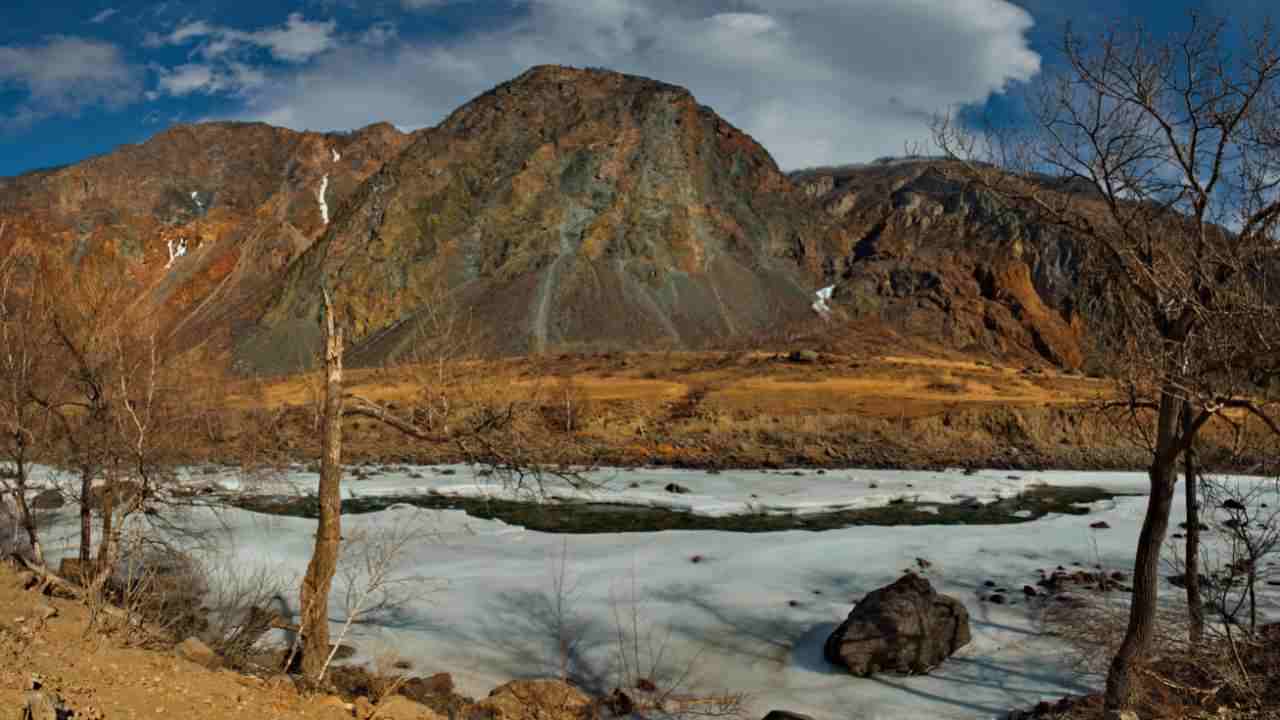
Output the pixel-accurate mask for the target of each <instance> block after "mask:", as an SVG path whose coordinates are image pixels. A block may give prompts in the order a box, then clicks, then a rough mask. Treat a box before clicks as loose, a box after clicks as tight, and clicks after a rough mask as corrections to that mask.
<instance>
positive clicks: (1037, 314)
mask: <svg viewBox="0 0 1280 720" xmlns="http://www.w3.org/2000/svg"><path fill="white" fill-rule="evenodd" d="M951 170H955V168H951ZM962 176H963V175H962V173H958V172H948V166H947V162H946V161H944V160H939V159H932V158H904V159H893V160H885V161H879V162H876V163H871V164H867V165H856V166H846V167H837V168H820V169H815V170H805V171H800V172H796V173H793V174H792V176H791V177H792V179H793V180H794V181H795V182H796V183H797V184H798V185H799V186H800V187H802V188H803V189H804V192H805V193H806V195H807V196H808V197H809V198H810V199H811V200H812V202H814V203H815V204H816V205H817V206H818V207H819V208H821V211H822V212H824V213H825V214H827V215H828V216H830V217H831V218H832V219H834V220H835V221H836V222H838V223H839V224H840V225H841V227H842V228H843V229H844V230H845V231H846V232H847V233H848V234H849V235H850V237H852V238H853V248H852V252H850V253H848V254H847V255H845V256H844V257H843V258H842V259H841V261H840V264H839V267H838V271H837V273H838V280H837V281H836V283H835V286H834V289H833V290H832V292H831V295H832V299H831V301H830V303H829V304H830V305H831V307H832V311H833V313H836V314H838V315H839V316H840V317H841V318H846V319H854V320H866V319H873V320H875V321H877V322H879V323H882V324H884V325H887V326H888V327H889V328H892V329H894V330H896V331H897V332H899V333H900V334H901V335H903V336H907V337H913V338H926V339H930V340H933V341H934V342H937V343H939V344H941V345H944V346H947V347H950V348H952V349H955V350H960V351H962V352H965V353H969V354H981V355H986V356H989V357H996V358H1021V359H1024V360H1038V361H1044V360H1047V361H1049V362H1051V363H1053V364H1055V365H1059V366H1064V367H1070V368H1079V367H1080V366H1081V365H1082V364H1083V363H1084V362H1085V360H1086V357H1087V356H1088V347H1089V344H1088V338H1087V333H1086V322H1085V318H1084V316H1083V315H1082V313H1081V312H1080V308H1081V307H1082V304H1081V302H1080V298H1079V292H1080V284H1081V283H1080V277H1079V274H1080V267H1079V259H1078V251H1077V247H1078V245H1077V243H1075V242H1073V240H1072V238H1071V237H1070V235H1069V234H1067V233H1065V232H1064V231H1061V230H1059V229H1057V228H1054V227H1051V226H1047V225H1045V224H1041V223H1037V222H1036V221H1035V219H1034V214H1033V213H1032V212H1030V209H1029V208H1020V207H1017V206H1015V205H1011V204H1009V203H1007V202H1005V201H1002V200H1000V199H999V198H997V197H996V196H995V195H993V194H991V193H988V192H985V191H982V190H979V189H976V188H973V187H970V186H969V185H968V184H966V183H965V182H963V181H961V180H958V179H957V178H959V177H962Z"/></svg>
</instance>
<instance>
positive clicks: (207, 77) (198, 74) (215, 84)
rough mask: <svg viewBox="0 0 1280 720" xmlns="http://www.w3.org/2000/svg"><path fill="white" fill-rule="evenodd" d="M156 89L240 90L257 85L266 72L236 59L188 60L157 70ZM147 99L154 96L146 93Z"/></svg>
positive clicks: (178, 91) (181, 93) (183, 92)
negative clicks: (215, 60) (196, 61)
mask: <svg viewBox="0 0 1280 720" xmlns="http://www.w3.org/2000/svg"><path fill="white" fill-rule="evenodd" d="M157 74H158V75H159V79H158V80H157V82H156V85H157V87H158V89H159V90H160V91H161V92H163V93H164V94H168V95H173V96H175V97H183V96H186V95H191V94H192V93H203V94H206V95H212V94H215V93H243V92H246V91H249V90H252V89H254V88H257V87H260V86H262V85H263V84H265V83H266V81H267V76H266V74H265V73H263V72H262V71H261V70H259V69H258V68H255V67H253V66H251V65H246V64H244V63H240V62H227V63H219V64H217V65H212V64H203V63H188V64H186V65H179V66H177V67H174V68H168V69H165V68H161V69H158V70H157ZM148 99H155V98H154V97H149V98H148Z"/></svg>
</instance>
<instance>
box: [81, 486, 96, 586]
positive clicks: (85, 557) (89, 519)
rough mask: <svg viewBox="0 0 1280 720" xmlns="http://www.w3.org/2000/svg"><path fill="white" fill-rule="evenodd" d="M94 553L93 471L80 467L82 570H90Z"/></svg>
mask: <svg viewBox="0 0 1280 720" xmlns="http://www.w3.org/2000/svg"><path fill="white" fill-rule="evenodd" d="M92 555H93V472H92V471H90V470H89V468H87V467H82V468H80V571H81V572H82V573H84V572H88V571H89V558H90V557H92Z"/></svg>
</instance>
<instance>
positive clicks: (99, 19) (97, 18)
mask: <svg viewBox="0 0 1280 720" xmlns="http://www.w3.org/2000/svg"><path fill="white" fill-rule="evenodd" d="M118 12H120V11H119V10H117V9H115V8H106V9H105V10H102V11H101V12H99V13H98V14H97V15H94V16H93V17H91V18H89V22H91V23H93V24H94V25H101V24H102V23H104V22H106V21H108V20H110V19H111V18H112V16H114V15H115V14H116V13H118Z"/></svg>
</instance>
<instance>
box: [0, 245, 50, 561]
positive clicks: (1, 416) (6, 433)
mask: <svg viewBox="0 0 1280 720" xmlns="http://www.w3.org/2000/svg"><path fill="white" fill-rule="evenodd" d="M4 230H5V227H4V225H3V224H0V238H3V236H4ZM40 273H41V270H40V268H39V267H37V258H36V257H34V256H33V255H31V254H29V253H23V252H16V251H15V250H14V249H11V250H10V251H9V253H8V254H7V255H6V256H5V257H3V258H0V500H3V499H4V498H5V497H6V496H7V497H8V498H9V499H11V500H12V502H13V505H14V509H15V511H16V512H15V515H16V518H15V519H16V522H17V524H18V525H19V526H20V527H21V528H22V530H23V532H24V533H26V536H27V543H28V545H29V546H30V549H31V555H32V559H33V560H34V561H35V563H36V564H37V565H43V564H44V552H43V549H42V546H41V543H40V537H39V532H38V530H37V527H36V519H35V511H34V509H33V508H32V507H31V498H30V497H29V496H28V495H29V493H30V492H31V490H32V483H31V472H32V469H33V466H34V465H35V464H36V463H37V462H40V461H41V460H46V459H48V455H49V453H50V451H51V449H52V445H53V435H54V432H53V431H54V428H52V427H50V417H49V414H48V413H46V412H45V411H44V409H43V408H42V407H41V406H40V405H39V403H38V402H36V400H35V398H36V393H37V392H39V391H40V390H42V389H44V387H45V385H46V384H47V383H48V382H52V381H54V380H55V379H54V378H53V377H51V376H50V374H49V373H47V372H45V368H44V366H43V362H42V361H43V359H44V356H45V354H46V353H47V352H48V350H49V347H48V344H49V337H48V333H47V330H48V326H47V324H46V323H44V322H42V320H43V317H42V315H41V312H42V308H43V307H44V306H45V304H46V302H47V297H46V294H47V292H48V287H47V285H46V284H45V283H43V282H40V281H39V280H38V278H39V276H40Z"/></svg>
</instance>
